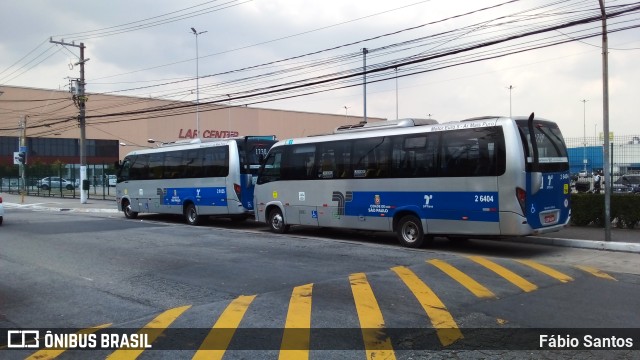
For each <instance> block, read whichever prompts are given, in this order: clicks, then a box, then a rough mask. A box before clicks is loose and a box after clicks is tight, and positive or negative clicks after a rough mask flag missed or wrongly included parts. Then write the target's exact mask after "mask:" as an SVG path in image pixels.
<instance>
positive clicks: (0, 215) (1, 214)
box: [0, 197, 4, 225]
mask: <svg viewBox="0 0 640 360" xmlns="http://www.w3.org/2000/svg"><path fill="white" fill-rule="evenodd" d="M3 217H4V206H3V205H2V197H0V225H2V218H3Z"/></svg>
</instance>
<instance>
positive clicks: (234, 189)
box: [233, 184, 242, 201]
mask: <svg viewBox="0 0 640 360" xmlns="http://www.w3.org/2000/svg"><path fill="white" fill-rule="evenodd" d="M241 190H242V187H241V186H240V185H239V184H233V191H235V192H236V195H237V196H238V200H240V201H242V193H241V192H240V191H241Z"/></svg>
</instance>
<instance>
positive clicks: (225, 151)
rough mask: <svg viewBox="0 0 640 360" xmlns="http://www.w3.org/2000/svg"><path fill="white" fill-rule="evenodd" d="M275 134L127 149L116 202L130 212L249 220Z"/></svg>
mask: <svg viewBox="0 0 640 360" xmlns="http://www.w3.org/2000/svg"><path fill="white" fill-rule="evenodd" d="M275 142H276V140H275V136H245V137H239V138H228V139H211V140H209V139H207V140H206V141H200V140H198V139H196V140H191V141H189V142H188V143H172V144H167V145H163V146H162V147H159V148H154V149H145V150H137V151H133V152H131V153H129V154H127V155H126V156H125V158H124V160H123V161H122V163H121V164H119V166H118V171H117V175H116V176H117V180H116V181H117V184H116V201H117V204H118V210H119V211H123V212H124V215H125V217H127V218H129V219H134V218H136V217H137V216H138V214H139V213H161V214H182V215H184V217H185V219H186V221H187V223H189V224H191V225H198V224H199V223H200V222H201V220H202V218H203V217H204V216H219V217H228V218H231V219H233V220H245V219H247V218H248V217H249V216H251V215H253V190H254V186H255V175H256V174H257V171H258V169H259V167H260V161H261V160H263V159H264V156H266V154H267V151H268V150H269V148H270V147H271V145H273V144H274V143H275Z"/></svg>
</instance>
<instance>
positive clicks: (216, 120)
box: [0, 86, 384, 164]
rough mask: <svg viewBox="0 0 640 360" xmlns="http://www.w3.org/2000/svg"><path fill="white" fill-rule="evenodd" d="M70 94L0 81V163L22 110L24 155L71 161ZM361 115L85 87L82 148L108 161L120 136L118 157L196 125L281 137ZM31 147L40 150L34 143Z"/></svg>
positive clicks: (213, 134)
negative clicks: (88, 90)
mask: <svg viewBox="0 0 640 360" xmlns="http://www.w3.org/2000/svg"><path fill="white" fill-rule="evenodd" d="M77 100H78V99H77V98H76V96H74V95H73V94H72V93H71V92H69V91H63V90H46V89H33V88H23V87H11V86H2V87H0V138H1V140H0V161H1V163H2V164H10V163H12V162H13V160H12V156H13V152H14V151H17V150H18V149H17V143H16V141H17V140H15V139H17V138H19V137H20V134H21V126H20V125H19V123H20V121H21V120H22V119H25V117H26V135H27V138H28V139H29V144H30V147H29V149H28V155H29V159H30V162H31V160H35V159H39V160H40V161H41V162H44V163H49V160H51V161H53V159H54V158H56V159H58V160H61V161H63V162H66V163H74V162H75V163H78V162H79V160H78V158H77V150H76V151H75V152H74V151H73V150H72V149H70V147H73V145H72V144H77V142H78V141H77V139H79V137H80V129H79V126H78V124H79V122H78V112H79V111H78V107H77V102H78V101H77ZM196 110H197V114H196ZM361 120H362V118H361V117H355V116H346V115H339V114H321V113H310V112H298V111H285V110H271V109H262V108H257V107H245V106H241V107H236V106H231V107H229V106H227V105H226V104H220V103H219V104H211V103H206V102H201V103H200V104H199V105H198V106H196V104H195V103H193V102H179V101H168V100H159V99H151V98H140V97H130V96H120V95H103V94H88V95H87V100H86V139H88V144H89V146H90V147H91V146H93V148H94V150H95V151H93V152H91V151H88V152H87V163H88V164H91V163H99V162H108V161H110V160H111V159H112V158H113V157H114V155H115V154H114V145H113V144H119V146H118V150H117V152H118V158H119V159H122V158H123V157H124V155H125V154H126V153H128V152H129V151H132V150H134V149H137V148H142V147H149V146H154V145H152V144H149V143H148V141H147V140H148V139H154V140H156V141H158V142H170V141H176V140H184V139H192V138H197V137H198V135H197V133H198V129H199V133H200V136H201V137H202V138H224V137H234V136H245V135H276V136H277V138H278V139H286V138H291V137H302V136H308V135H317V134H322V133H329V132H331V131H333V130H334V129H335V128H336V127H338V126H340V125H345V124H356V123H358V122H359V121H361ZM369 120H370V121H381V120H384V119H380V118H369ZM34 139H60V141H59V140H46V141H45V140H42V141H41V140H38V141H37V142H38V143H42V144H44V143H46V146H44V145H42V144H40V145H37V144H35V143H34V142H33V141H34ZM62 139H66V141H61V140H62ZM101 140H109V141H110V142H109V143H108V144H110V145H109V146H106V145H105V143H104V142H103V141H101ZM92 141H93V142H92ZM116 141H117V143H115V142H116ZM57 143H60V144H59V145H56V144H57ZM63 143H64V144H63ZM91 144H93V145H91ZM75 146H76V147H77V145H75ZM61 147H69V149H66V150H64V151H63V150H61V149H59V148H61ZM101 147H105V148H106V147H108V148H110V149H111V150H110V151H107V153H109V154H107V153H104V154H103V153H101V152H100V148H101ZM36 148H37V149H40V150H39V151H34V149H36ZM74 159H75V160H74Z"/></svg>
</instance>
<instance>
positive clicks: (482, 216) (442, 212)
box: [334, 191, 500, 222]
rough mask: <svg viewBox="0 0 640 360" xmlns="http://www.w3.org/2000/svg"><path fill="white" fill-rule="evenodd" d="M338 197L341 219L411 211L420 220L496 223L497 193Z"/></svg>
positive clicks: (383, 193) (352, 194) (348, 194)
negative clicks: (342, 208)
mask: <svg viewBox="0 0 640 360" xmlns="http://www.w3.org/2000/svg"><path fill="white" fill-rule="evenodd" d="M335 195H336V193H334V196H335ZM340 197H342V198H343V201H344V215H347V216H373V217H393V216H394V215H395V213H396V212H398V211H402V210H412V211H414V212H416V213H418V214H419V215H420V217H421V218H423V219H441V220H468V221H485V222H498V221H499V220H500V217H499V213H498V210H499V209H498V192H487V191H481V192H480V191H478V192H475V191H468V192H453V191H441V192H440V191H431V192H424V191H422V192H396V191H354V192H350V191H347V192H346V193H345V194H339V195H338V196H337V198H340ZM338 206H340V205H338Z"/></svg>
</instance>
